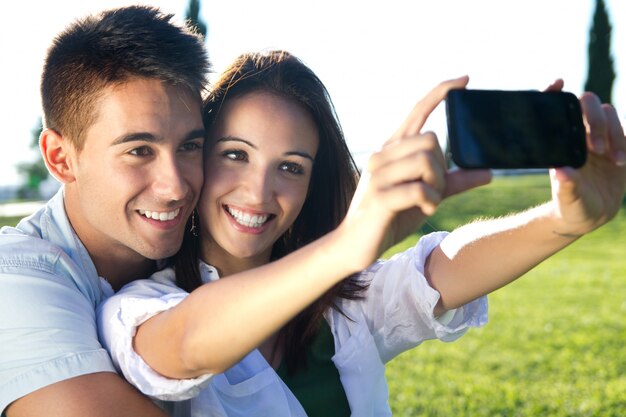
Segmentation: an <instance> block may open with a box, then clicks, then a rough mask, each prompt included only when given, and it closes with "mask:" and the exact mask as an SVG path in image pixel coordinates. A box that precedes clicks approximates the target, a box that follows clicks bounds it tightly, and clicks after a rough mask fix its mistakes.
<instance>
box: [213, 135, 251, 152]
mask: <svg viewBox="0 0 626 417" xmlns="http://www.w3.org/2000/svg"><path fill="white" fill-rule="evenodd" d="M218 142H241V143H245V144H246V145H248V146H250V147H251V148H254V149H256V148H257V147H256V146H255V145H254V144H253V143H252V142H250V141H247V140H245V139H242V138H238V137H236V136H224V137H222V138H219V139H218V140H216V141H215V143H218Z"/></svg>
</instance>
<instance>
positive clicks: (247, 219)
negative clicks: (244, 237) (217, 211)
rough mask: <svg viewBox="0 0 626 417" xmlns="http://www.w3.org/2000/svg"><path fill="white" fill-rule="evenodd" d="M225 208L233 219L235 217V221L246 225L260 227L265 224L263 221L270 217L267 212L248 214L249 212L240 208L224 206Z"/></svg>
mask: <svg viewBox="0 0 626 417" xmlns="http://www.w3.org/2000/svg"><path fill="white" fill-rule="evenodd" d="M226 209H227V210H228V212H229V213H230V215H231V216H233V219H235V221H236V222H237V223H239V224H240V225H242V226H246V227H254V228H258V227H261V226H263V225H264V224H265V222H267V219H268V218H269V217H270V216H269V214H253V215H250V213H244V212H242V211H241V210H237V209H234V208H230V207H226Z"/></svg>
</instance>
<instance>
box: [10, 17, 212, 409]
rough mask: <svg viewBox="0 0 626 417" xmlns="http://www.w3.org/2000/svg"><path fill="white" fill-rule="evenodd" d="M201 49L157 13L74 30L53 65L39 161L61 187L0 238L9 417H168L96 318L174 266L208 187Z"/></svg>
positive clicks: (94, 20) (45, 88) (92, 22)
mask: <svg viewBox="0 0 626 417" xmlns="http://www.w3.org/2000/svg"><path fill="white" fill-rule="evenodd" d="M208 66H209V64H208V58H207V55H206V52H205V49H204V44H203V42H202V41H201V39H200V38H199V37H198V36H196V35H195V34H193V33H192V32H190V31H189V30H187V29H186V28H183V27H182V26H178V25H177V24H175V23H173V22H172V16H170V15H164V14H162V13H160V12H159V11H158V10H156V9H152V8H148V7H127V8H122V9H117V10H110V11H105V12H103V13H101V14H100V15H98V16H90V17H87V18H85V19H82V20H79V21H77V22H75V23H74V24H72V25H71V26H69V27H68V28H67V29H66V30H65V31H64V32H63V33H61V34H60V35H59V36H58V37H57V38H56V39H55V40H54V42H53V45H52V46H51V48H50V50H49V51H48V56H47V59H46V63H45V67H44V71H43V76H42V83H41V94H42V99H43V109H44V117H45V130H44V131H43V133H42V134H41V140H40V143H41V151H42V153H43V157H44V160H45V162H46V165H47V167H48V169H49V170H50V172H51V173H52V174H53V175H54V176H55V177H56V178H57V179H58V180H59V181H61V182H62V183H63V184H64V186H63V187H62V189H61V190H60V191H59V193H58V194H57V195H56V196H55V197H53V198H52V199H51V200H50V201H49V202H48V204H47V205H46V206H45V207H44V208H42V209H41V210H39V211H38V212H37V213H35V214H34V215H33V216H31V217H29V218H26V219H24V220H22V221H21V222H20V223H19V225H18V226H17V227H16V228H4V229H2V233H1V234H0V287H1V290H0V412H2V416H5V415H6V416H8V417H15V416H27V415H28V416H35V415H47V416H57V415H58V416H66V417H67V416H79V415H80V416H86V415H89V416H104V415H107V416H111V415H115V416H126V415H128V416H131V415H132V416H137V415H141V416H152V415H154V416H161V415H163V413H162V411H161V410H159V409H158V408H157V407H155V406H154V405H153V404H152V403H151V402H150V401H149V400H148V399H146V398H144V397H143V396H141V395H140V394H139V393H138V392H136V391H135V390H134V389H133V388H131V387H130V385H128V384H127V383H126V382H125V381H124V380H123V379H122V378H121V377H119V376H117V374H116V373H115V369H114V368H113V366H112V364H111V360H110V358H109V356H108V355H107V353H106V351H104V349H102V347H101V346H100V343H99V342H98V339H97V333H96V323H95V315H94V309H95V307H96V306H97V305H98V303H99V302H100V301H101V300H102V299H103V298H104V297H107V296H108V295H110V294H112V293H113V291H114V290H117V289H119V288H120V287H121V286H122V285H124V284H125V283H126V282H128V281H130V280H133V279H137V278H145V277H147V276H149V275H150V273H152V272H154V270H155V269H156V262H155V260H159V259H164V258H167V257H169V256H171V255H173V254H174V253H175V252H176V251H177V250H178V248H179V246H180V243H181V241H182V236H183V231H184V228H185V225H186V222H187V219H188V218H189V216H190V214H191V212H192V210H193V208H194V206H195V204H196V201H197V198H198V193H199V191H200V188H201V185H202V182H203V170H202V147H203V144H204V138H205V131H204V127H203V124H202V118H201V114H200V109H201V92H202V89H203V87H204V86H205V82H206V74H207V72H208Z"/></svg>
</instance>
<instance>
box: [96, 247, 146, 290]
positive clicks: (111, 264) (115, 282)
mask: <svg viewBox="0 0 626 417" xmlns="http://www.w3.org/2000/svg"><path fill="white" fill-rule="evenodd" d="M89 255H90V256H91V260H92V261H93V263H94V265H95V266H96V271H98V275H99V276H101V277H102V278H104V279H106V280H107V281H108V282H109V284H111V287H113V290H114V291H118V290H119V289H120V288H122V287H123V286H124V285H126V284H128V283H129V282H131V281H134V280H136V279H143V278H148V277H149V276H150V275H151V274H152V273H154V272H155V271H156V269H157V263H156V261H153V260H151V259H146V258H141V259H135V260H131V259H111V257H106V259H105V258H102V257H99V256H97V255H95V254H93V253H90V254H89Z"/></svg>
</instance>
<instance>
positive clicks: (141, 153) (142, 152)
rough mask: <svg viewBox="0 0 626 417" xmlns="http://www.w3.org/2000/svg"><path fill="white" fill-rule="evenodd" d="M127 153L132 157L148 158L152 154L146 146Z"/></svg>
mask: <svg viewBox="0 0 626 417" xmlns="http://www.w3.org/2000/svg"><path fill="white" fill-rule="evenodd" d="M129 153H130V154H131V155H134V156H149V155H151V153H152V152H151V150H150V148H148V147H147V146H140V147H138V148H134V149H132V150H131V151H130V152H129Z"/></svg>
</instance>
